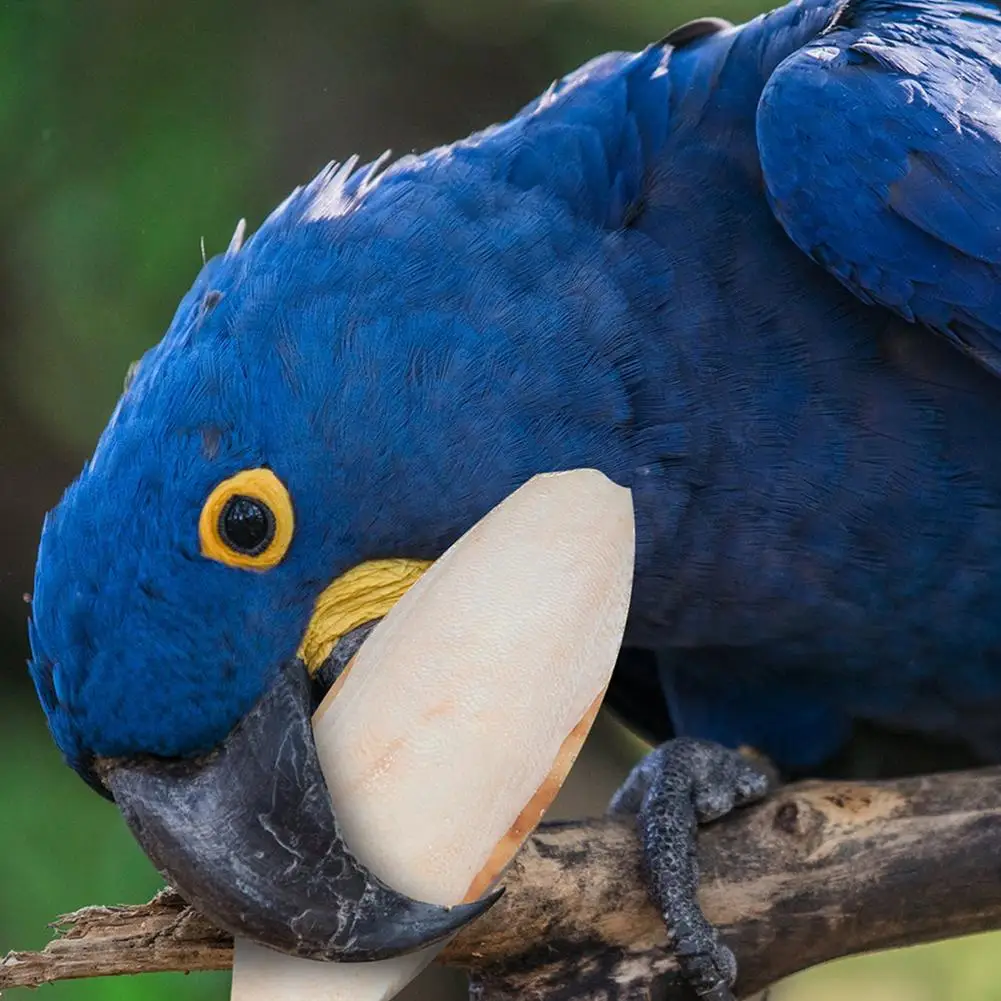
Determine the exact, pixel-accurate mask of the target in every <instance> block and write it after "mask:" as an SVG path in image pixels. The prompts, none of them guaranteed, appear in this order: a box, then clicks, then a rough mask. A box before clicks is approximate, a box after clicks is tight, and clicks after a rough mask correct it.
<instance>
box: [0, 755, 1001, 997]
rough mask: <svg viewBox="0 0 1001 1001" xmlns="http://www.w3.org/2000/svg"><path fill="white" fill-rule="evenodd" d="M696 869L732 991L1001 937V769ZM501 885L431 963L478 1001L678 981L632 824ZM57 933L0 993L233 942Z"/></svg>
mask: <svg viewBox="0 0 1001 1001" xmlns="http://www.w3.org/2000/svg"><path fill="white" fill-rule="evenodd" d="M699 857H700V861H701V866H702V873H703V891H702V901H703V904H704V907H705V911H706V914H707V916H708V917H709V918H710V920H712V921H714V922H715V923H716V924H718V925H719V926H720V927H721V929H722V931H723V935H724V938H725V939H726V941H727V942H728V943H729V944H730V945H731V947H732V948H733V949H734V952H735V953H736V955H737V958H738V961H739V963H740V971H741V972H740V982H739V984H738V989H739V991H740V993H741V994H743V995H746V994H750V993H753V992H755V991H758V990H760V989H762V988H764V987H766V986H768V985H769V984H772V983H774V982H775V981H776V980H778V979H780V978H782V977H784V976H787V975H789V974H791V973H794V972H797V971H798V970H803V969H806V968H807V967H810V966H813V965H815V964H817V963H820V962H823V961H825V960H829V959H834V958H836V957H839V956H845V955H850V954H853V953H858V952H867V951H871V950H873V949H882V948H887V947H891V946H899V945H908V944H915V943H918V942H927V941H931V940H934V939H941V938H948V937H951V936H955V935H963V934H969V933H973V932H978V931H985V930H988V929H994V928H1001V879H999V878H998V871H999V870H998V865H999V859H1001V768H994V769H986V770H983V771H978V772H957V773H952V774H942V775H934V776H927V777H923V778H916V779H907V780H901V781H896V782H882V783H871V784H859V783H843V782H814V783H804V784H799V785H794V786H789V787H787V788H785V789H783V790H781V791H780V792H779V793H777V794H775V795H774V796H772V797H770V798H769V799H768V801H767V802H765V803H763V804H761V805H759V806H756V807H752V808H750V809H747V810H743V811H740V812H738V813H737V814H735V815H734V816H732V817H729V818H727V819H725V820H723V821H720V822H718V823H716V824H713V825H711V826H710V827H708V828H706V829H705V830H704V831H703V832H702V835H701V836H700V842H699ZM505 883H506V885H507V887H508V892H507V894H506V895H505V896H504V898H503V899H502V900H501V902H500V903H499V904H498V905H497V906H496V907H494V908H493V910H492V911H490V912H489V913H488V914H487V915H486V916H485V917H484V918H482V919H481V920H480V921H478V922H477V923H475V924H474V925H473V926H471V927H470V928H468V929H466V931H465V932H463V933H462V934H461V935H460V936H459V937H458V938H457V939H455V941H454V942H453V943H452V944H451V945H450V946H449V948H448V949H447V950H446V952H445V953H444V954H443V956H442V959H443V961H444V962H447V963H451V964H453V965H459V966H464V967H466V968H468V969H469V970H470V971H471V973H472V977H473V987H474V993H475V994H476V995H477V996H479V997H480V998H482V999H489V1001H507V999H511V1001H514V999H515V998H523V997H526V996H532V997H543V998H546V999H547V1001H563V999H566V1001H569V999H571V998H572V999H574V1001H581V999H589V1001H590V999H594V1001H599V999H601V1001H605V999H609V1001H611V999H615V1001H628V999H632V998H639V997H643V998H647V997H649V996H650V990H651V986H652V985H653V984H654V982H656V984H655V986H656V987H657V988H658V990H657V994H658V996H660V997H663V996H664V992H665V991H666V992H668V993H670V992H672V991H673V990H674V988H675V987H677V980H676V972H675V967H674V963H673V960H672V959H671V957H670V954H669V952H668V951H667V948H666V942H665V937H664V932H663V928H662V926H661V924H660V921H659V918H658V915H657V914H656V913H655V912H654V910H653V909H652V907H651V906H650V905H649V903H648V901H647V898H646V894H645V892H644V889H643V885H642V882H641V879H640V868H639V851H638V845H637V842H636V838H635V836H634V833H633V830H632V827H631V825H629V824H627V823H622V822H621V821H613V820H599V821H592V822H589V823H583V824H578V823H572V824H548V825H544V826H543V827H541V828H540V829H539V830H538V831H537V832H536V834H535V835H534V837H533V838H532V839H531V841H530V842H529V843H528V844H527V845H526V846H525V848H524V850H523V851H522V852H521V854H520V855H519V856H518V858H517V859H516V860H515V862H514V864H513V865H512V867H511V869H510V870H509V872H508V874H507V876H506V878H505ZM56 927H57V929H58V930H59V931H60V932H61V934H60V935H59V937H57V938H56V939H54V940H53V941H52V942H50V943H49V945H48V946H47V947H46V948H45V949H44V950H43V951H41V952H37V953H30V952H21V953H10V954H9V955H8V956H7V957H6V958H5V959H4V960H3V961H2V963H0V989H3V988H8V987H22V986H36V985H38V984H42V983H48V982H50V981H54V980H63V979H68V978H73V977H94V976H105V975H109V974H123V973H142V972H152V971H164V970H216V969H224V968H227V967H228V966H229V965H230V963H231V960H232V951H231V941H230V939H229V937H228V936H226V935H225V934H223V933H222V932H220V931H218V930H217V929H215V928H213V927H211V926H210V925H209V924H208V923H207V922H206V921H205V919H203V918H202V917H200V916H199V915H198V914H197V913H195V912H194V911H193V910H191V909H190V908H188V907H186V906H185V904H184V902H183V901H182V900H181V899H180V898H179V897H178V896H176V895H175V894H173V893H170V892H165V893H162V894H160V895H159V896H157V897H156V898H155V899H154V900H152V901H151V902H150V903H148V904H143V905H139V906H133V907H114V908H109V907H89V908H85V909H84V910H82V911H77V912H76V913H74V914H71V915H67V916H65V917H63V918H61V919H60V920H59V922H58V923H57V925H56Z"/></svg>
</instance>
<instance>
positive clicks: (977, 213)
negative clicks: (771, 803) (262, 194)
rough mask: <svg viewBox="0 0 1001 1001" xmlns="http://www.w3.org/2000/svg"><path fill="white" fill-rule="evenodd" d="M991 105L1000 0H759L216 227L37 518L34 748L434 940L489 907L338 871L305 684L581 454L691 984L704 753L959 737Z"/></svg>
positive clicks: (715, 947)
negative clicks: (754, 11) (607, 556)
mask: <svg viewBox="0 0 1001 1001" xmlns="http://www.w3.org/2000/svg"><path fill="white" fill-rule="evenodd" d="M999 108H1001V11H999V7H998V4H996V3H993V2H988V0H896V2H890V0H848V2H844V0H798V2H794V3H790V4H788V5H787V6H785V7H782V8H781V9H779V10H777V11H775V12H773V13H771V14H768V15H766V16H762V17H760V18H757V19H755V20H753V21H751V22H750V23H748V24H746V25H743V26H740V27H734V26H731V25H728V24H726V23H724V22H720V21H716V20H712V19H709V20H703V21H699V22H696V23H694V24H692V25H689V26H686V27H685V28H684V29H682V30H681V31H679V32H676V33H674V34H672V35H671V36H668V38H667V39H665V40H664V41H662V42H660V43H658V44H656V45H652V46H650V47H649V48H647V49H645V50H644V51H642V52H639V53H632V54H622V53H616V54H610V55H605V56H603V57H600V58H598V59H595V60H594V61H593V62H590V63H588V64H587V65H586V66H584V67H583V68H582V69H580V70H578V71H577V72H575V73H573V74H571V75H569V76H568V77H566V78H565V79H562V80H561V81H559V82H558V83H556V84H554V85H553V86H552V87H551V88H549V89H548V90H547V91H546V92H545V93H544V94H543V95H542V96H541V97H540V98H538V100H536V101H533V102H532V103H531V104H530V105H528V106H527V107H526V108H524V109H523V110H522V111H521V112H519V113H518V114H517V115H516V116H515V117H514V118H512V119H511V120H510V121H509V122H507V123H505V124H502V125H499V126H497V127H494V128H490V129H487V130H486V131H484V132H481V133H478V134H476V135H474V136H472V137H471V138H469V139H467V140H464V141H462V142H458V143H456V144H454V145H451V146H446V147H443V148H440V149H435V150H432V151H431V152H429V153H426V154H424V155H421V156H411V157H405V158H403V159H401V160H398V161H396V162H389V161H388V160H387V159H381V160H379V161H377V162H376V163H374V164H370V165H367V166H364V167H361V168H358V167H356V164H355V161H354V160H349V161H348V162H347V163H346V164H345V165H343V166H341V167H331V168H329V169H327V170H324V171H323V172H322V173H321V174H320V175H319V176H318V177H317V178H316V179H315V180H313V181H312V182H311V183H310V184H308V185H306V186H305V187H302V188H301V189H297V190H296V191H294V192H293V193H292V194H291V195H290V196H289V197H288V198H287V199H286V200H285V201H284V202H282V204H281V205H280V206H279V207H278V208H277V209H276V210H275V211H274V212H273V213H272V214H271V215H270V216H269V217H268V218H267V219H266V220H265V222H264V223H263V224H262V225H261V227H260V228H259V229H258V230H257V231H256V233H254V234H253V236H251V237H250V238H249V239H244V233H243V227H242V226H241V227H239V228H238V231H237V233H236V235H235V236H234V239H233V241H232V243H231V245H230V247H229V249H228V250H227V251H226V253H224V254H222V255H220V256H219V257H216V258H214V259H212V260H210V261H209V262H208V263H207V264H206V265H205V267H204V269H203V270H202V272H201V274H199V275H198V277H197V279H196V281H195V283H194V286H193V287H192V289H191V290H190V291H189V292H188V294H187V295H186V296H185V297H184V299H183V301H182V302H181V305H180V307H179V309H178V311H177V313H176V315H175V317H174V319H173V321H172V323H171V325H170V328H169V330H168V331H167V334H166V336H165V337H164V338H163V340H162V341H161V342H160V343H159V344H158V345H157V346H156V347H154V348H153V349H152V350H150V351H149V352H148V353H147V354H146V356H145V357H144V358H143V359H142V361H141V363H140V364H139V366H138V370H137V371H136V372H135V374H134V377H133V378H132V379H131V382H130V384H129V385H128V387H127V389H126V391H125V393H124V395H123V396H122V399H121V401H120V403H119V405H118V407H117V409H116V410H115V411H114V414H113V416H112V417H111V420H110V423H109V425H108V427H107V429H106V430H105V432H104V434H103V435H102V437H101V439H100V442H99V444H98V446H97V448H96V451H95V453H94V455H93V457H92V458H91V459H90V461H89V462H88V463H87V464H86V466H85V468H84V470H83V472H82V474H81V475H80V477H79V479H78V480H77V481H76V482H75V483H74V484H73V485H72V486H71V487H70V488H69V490H68V491H67V492H66V494H65V496H64V497H63V499H62V501H61V502H60V504H59V505H58V507H57V508H56V509H55V510H54V511H53V512H52V513H51V514H50V515H49V516H48V518H47V520H46V522H45V526H44V530H43V534H42V540H41V546H40V551H39V557H38V567H37V575H36V581H35V588H34V600H33V610H32V622H31V630H30V631H31V644H32V651H33V655H32V658H33V659H32V662H31V671H32V675H33V677H34V681H35V684H36V686H37V690H38V695H39V698H40V700H41V703H42V705H43V707H44V710H45V713H46V715H47V718H48V722H49V726H50V728H51V731H52V734H53V736H54V738H55V741H56V742H57V744H58V745H59V747H60V748H61V749H62V752H63V754H64V755H65V756H66V758H67V760H68V761H69V763H70V764H71V765H72V766H73V767H74V768H75V769H77V770H78V771H79V772H80V773H81V774H82V775H83V776H84V777H85V778H87V780H88V781H89V782H90V783H91V784H93V785H94V786H95V787H96V788H98V789H100V790H101V791H103V792H104V793H105V794H107V795H110V796H112V797H113V798H114V799H115V801H116V803H117V804H118V806H119V808H120V809H121V810H122V811H123V813H124V814H125V816H126V817H127V819H128V820H129V823H130V824H131V826H132V828H133V830H134V831H135V833H136V835H137V837H138V838H139V840H140V842H141V843H142V844H143V846H144V847H145V849H146V850H147V852H148V853H149V854H150V856H151V857H152V858H153V860H154V861H155V862H156V863H157V865H159V866H160V867H161V868H162V869H163V870H164V871H165V872H167V874H168V875H169V876H170V877H171V878H172V879H173V880H174V881H175V883H176V884H177V885H178V886H179V887H180V888H181V889H182V890H183V892H185V894H186V895H187V896H188V897H189V898H190V899H191V900H192V901H194V902H195V903H196V904H198V905H199V906H200V907H201V908H202V909H203V910H204V911H205V912H206V913H207V914H208V915H209V916H211V917H213V918H215V919H216V920H217V921H219V922H221V923H222V924H224V925H225V926H226V927H227V928H230V929H231V930H233V931H234V932H237V933H239V934H241V935H246V936H250V937H253V938H255V939H257V940H258V941H262V942H265V943H267V944H270V945H272V946H274V947H275V948H278V949H282V950H285V951H287V952H294V953H297V954H300V955H306V956H312V957H317V958H327V959H330V958H336V959H348V960H350V959H365V958H372V957H377V956H385V955H391V954H393V953H398V952H400V951H404V950H407V949H411V948H414V947H416V946H418V945H420V944H422V943H425V942H430V941H434V940H438V939H440V938H442V937H443V936H444V935H446V934H448V933H449V932H450V931H452V930H453V929H454V928H456V927H458V925H460V924H461V923H462V922H464V921H466V920H467V919H468V918H469V917H470V916H472V915H473V914H475V913H478V911H479V910H481V909H482V908H483V907H484V906H486V905H487V903H488V901H481V902H478V903H474V904H471V905H468V906H465V907H462V908H457V909H452V910H446V909H442V908H437V907H432V906H430V905H427V904H424V903H421V902H418V901H412V900H409V899H408V898H405V897H403V896H402V895H400V894H398V893H395V891H393V890H391V889H390V888H388V887H385V886H384V885H382V884H380V883H379V882H378V881H377V880H376V879H375V878H374V877H373V876H372V875H371V874H370V873H368V872H366V871H365V870H364V868H363V867H361V866H359V865H358V863H357V861H356V860H354V859H353V857H352V856H351V854H350V852H348V850H347V849H346V848H345V846H344V845H343V844H342V842H341V841H340V839H339V837H338V835H337V826H336V819H335V816H334V813H333V808H332V806H331V804H330V801H329V797H328V796H327V795H326V791H325V787H324V785H323V781H322V777H321V776H320V773H319V770H318V765H317V761H316V755H315V749H314V748H313V747H312V737H311V733H310V728H309V714H310V711H311V709H312V707H313V705H314V704H315V702H314V700H315V698H316V696H317V692H318V691H320V692H322V690H323V688H324V686H325V685H326V684H329V680H330V678H331V677H332V676H333V675H334V674H335V673H336V668H337V664H339V663H341V662H343V658H344V656H345V651H346V650H349V649H350V647H351V643H352V642H354V643H355V644H356V643H357V640H358V637H359V636H360V635H362V634H363V633H364V630H365V629H366V628H368V625H367V624H370V623H371V622H372V621H373V620H375V619H377V618H378V617H379V616H380V615H382V614H384V613H385V611H386V610H387V608H388V607H390V606H391V604H392V602H393V601H394V600H395V599H396V598H397V597H398V596H399V595H400V594H401V593H403V592H404V591H405V589H406V588H407V587H408V586H409V584H410V583H411V582H412V581H413V580H414V579H416V578H417V577H418V576H419V575H420V573H421V571H422V569H423V568H424V567H425V566H426V565H427V563H428V561H431V560H433V559H435V557H436V556H437V555H439V554H440V553H441V552H442V551H443V549H444V548H445V547H447V546H448V545H449V544H450V542H452V541H453V540H455V539H456V538H457V537H458V536H459V535H460V534H461V533H462V532H463V531H464V530H465V529H466V528H468V527H469V526H470V525H471V524H472V523H473V522H474V521H476V520H477V519H478V518H479V517H481V516H482V515H483V514H484V513H485V512H486V511H488V510H489V509H490V508H491V507H493V506H494V505H495V504H497V503H498V502H499V501H500V500H501V499H502V498H503V497H505V496H506V495H507V494H508V493H510V492H511V491H512V490H514V489H515V488H516V487H517V486H518V485H520V484H521V483H522V482H524V481H525V480H527V479H528V478H530V477H531V476H532V475H533V474H535V473H538V472H542V471H552V470H560V469H569V468H576V467H584V466H592V467H597V468H599V469H601V470H602V471H604V472H605V473H606V474H607V475H608V476H610V477H611V478H613V479H614V480H615V481H617V482H619V483H621V484H623V485H626V486H629V487H631V489H632V491H633V498H634V504H635V510H636V517H637V533H638V542H637V556H636V575H635V590H634V597H633V603H632V608H631V613H630V620H629V625H628V629H627V637H626V649H625V650H624V652H623V661H622V665H621V675H622V677H620V679H619V681H618V682H617V683H616V684H614V685H613V692H612V696H611V699H612V702H613V704H617V705H620V706H624V707H626V708H628V707H629V706H630V705H634V706H635V705H639V704H641V703H644V702H647V703H648V702H650V696H649V691H651V690H652V689H653V686H655V685H656V686H658V687H659V689H660V690H662V692H663V697H664V700H665V705H666V707H667V711H668V714H669V716H670V719H671V721H672V724H673V731H674V733H675V734H677V735H679V736H680V737H681V738H682V739H680V740H677V741H674V742H673V743H668V744H665V745H664V747H662V748H661V749H659V750H658V751H656V752H654V754H653V755H652V756H651V757H650V758H649V759H648V760H647V761H646V762H645V763H644V764H643V765H641V766H640V768H639V770H638V771H637V772H636V773H635V774H634V775H633V776H632V778H631V779H630V781H629V783H627V785H626V787H624V789H623V792H622V794H621V796H620V797H619V798H618V800H617V805H618V806H619V807H620V808H626V807H633V808H637V809H639V811H640V826H641V831H642V834H643V837H644V840H645V845H646V850H647V867H648V875H649V876H650V884H651V890H652V892H653V894H654V897H655V899H656V900H657V901H658V903H659V904H660V906H661V908H662V909H663V911H664V913H665V918H666V920H667V922H668V925H669V928H670V930H671V931H672V933H673V935H674V939H675V942H676V943H677V944H679V945H680V946H683V947H684V948H683V949H682V951H683V952H684V953H685V955H686V957H687V958H686V960H685V962H686V969H687V972H688V973H689V974H690V976H691V977H692V978H693V981H694V982H695V984H696V986H697V987H698V988H699V990H700V991H701V992H703V993H710V994H713V995H714V996H718V997H725V996H726V994H727V985H728V984H729V983H730V982H731V981H732V978H733V964H732V957H731V956H729V954H728V952H727V950H726V949H725V947H724V946H722V945H721V944H720V943H719V942H718V941H717V940H716V939H715V937H714V936H713V933H712V930H711V929H709V928H708V926H706V925H705V923H704V921H703V920H702V918H701V915H700V913H699V912H698V910H697V904H696V903H695V897H694V886H695V879H694V870H693V869H692V868H691V866H692V863H691V861H690V854H689V853H688V852H687V847H686V845H688V844H689V843H690V835H691V827H692V826H693V824H694V819H695V818H698V819H706V818H707V817H711V816H714V815H718V814H719V813H721V812H724V811H725V810H726V809H728V808H729V807H730V806H732V805H733V804H734V803H739V802H742V801H746V800H748V799H750V798H753V797H754V796H757V795H759V794H760V793H761V792H762V788H763V786H762V780H761V775H760V773H759V772H757V771H756V770H755V769H754V768H752V767H751V766H749V765H746V764H743V763H742V762H743V759H738V758H737V756H736V755H735V753H734V752H732V751H730V750H726V748H735V747H737V746H739V745H744V744H747V745H752V746H754V747H756V748H758V749H760V750H761V751H763V752H765V753H766V754H767V755H769V756H770V757H771V758H772V759H774V761H775V762H776V763H777V764H778V765H779V766H780V767H781V768H784V769H786V770H787V771H791V770H800V771H802V770H809V769H811V768H813V767H815V766H818V765H819V764H820V763H821V762H823V761H824V760H825V759H826V758H828V757H830V756H831V755H832V754H833V753H835V752H836V751H837V750H838V749H839V747H841V746H842V745H843V743H844V742H845V740H846V739H847V737H848V735H849V733H850V730H851V727H852V725H853V723H855V722H857V721H860V720H863V721H865V720H868V721H875V722H876V723H880V724H885V725H887V726H891V727H896V728H899V729H902V730H908V731H913V732H916V733H919V734H923V735H928V736H935V737H943V738H950V739H955V740H958V741H961V742H964V743H965V744H966V745H967V746H968V747H969V748H970V749H971V750H972V751H973V752H974V753H975V754H976V755H977V756H978V757H979V758H981V759H983V760H991V761H999V760H1001V615H999V614H998V603H999V599H1001V445H999V444H998V441H999V436H998V430H999V429H1001V386H999V383H998V377H999V375H1001V283H999V280H998V279H999V265H1001V111H999V110H998V109H999ZM636 693H639V695H638V696H637V694H636ZM657 698H660V696H659V695H658V696H657ZM711 742H714V743H711ZM686 838H689V841H688V842H686ZM679 852H680V860H679ZM679 880H680V882H679Z"/></svg>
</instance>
